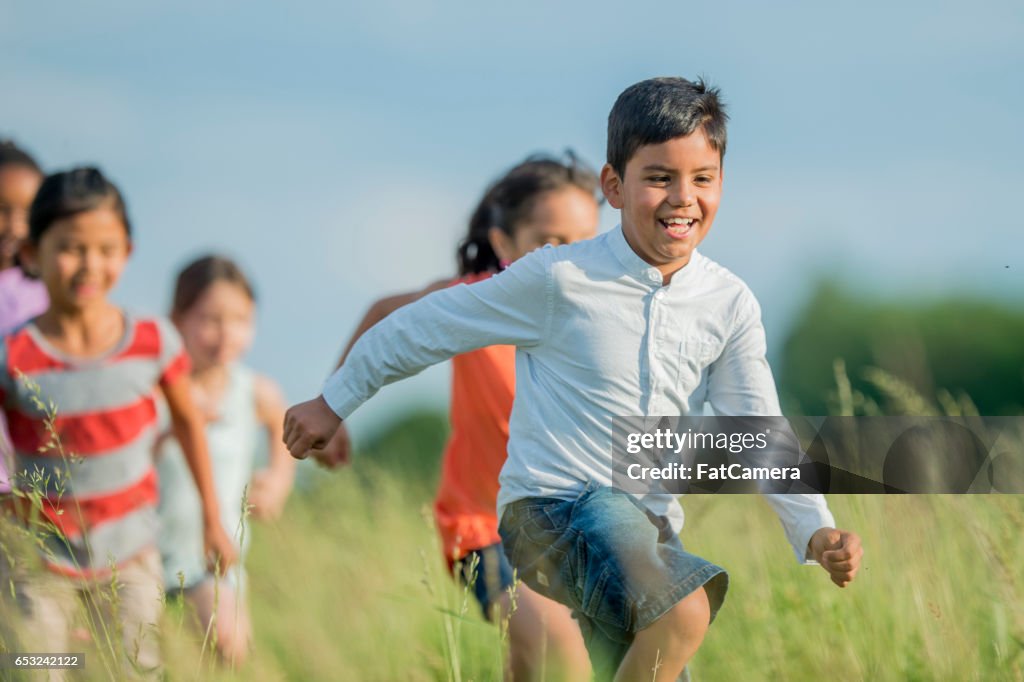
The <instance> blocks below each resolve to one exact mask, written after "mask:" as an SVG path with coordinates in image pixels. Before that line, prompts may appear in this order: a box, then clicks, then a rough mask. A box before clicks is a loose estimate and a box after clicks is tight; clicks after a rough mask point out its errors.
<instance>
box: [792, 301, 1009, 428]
mask: <svg viewBox="0 0 1024 682" xmlns="http://www.w3.org/2000/svg"><path fill="white" fill-rule="evenodd" d="M837 358H838V359H842V360H843V362H844V363H845V365H846V370H847V373H848V374H849V377H850V380H851V383H852V384H853V387H854V389H856V390H859V391H861V392H862V393H863V394H864V395H866V396H868V397H870V398H874V399H876V400H877V401H878V402H879V403H880V404H884V401H883V400H882V396H880V395H879V394H878V390H877V387H875V386H873V385H872V382H870V381H868V380H866V374H867V372H868V369H869V368H870V367H878V368H881V369H883V370H885V371H886V372H888V373H890V374H892V375H894V376H896V377H899V378H900V379H902V380H903V381H905V382H907V383H908V384H909V385H910V386H912V387H914V388H915V389H917V390H918V391H919V392H920V393H921V394H923V395H935V394H936V392H942V391H943V390H945V391H949V392H950V393H951V394H952V395H953V396H957V395H960V394H961V393H965V394H967V395H968V396H970V398H971V400H973V402H974V404H975V405H977V407H978V410H979V412H980V413H981V414H987V415H1002V414H1020V413H1021V412H1022V409H1024V408H1022V406H1024V310H1014V309H1012V308H1008V307H1006V306H1004V305H1000V304H997V303H994V302H991V301H985V300H972V299H966V298H957V299H946V300H939V301H912V300H904V301H879V300H872V299H868V298H863V297H857V296H854V295H853V294H851V293H850V292H849V291H847V290H844V289H843V288H841V287H840V286H839V285H837V284H835V283H831V282H824V283H822V284H821V285H819V287H818V289H817V291H816V292H815V294H814V296H813V297H812V299H811V301H810V302H809V303H808V305H807V307H806V308H805V309H804V311H803V312H802V313H801V314H800V315H799V317H798V319H797V321H796V323H795V324H794V326H793V329H792V331H791V332H790V334H789V338H788V339H787V340H786V342H785V344H784V346H783V350H782V361H781V364H780V368H779V369H780V371H779V377H778V384H779V391H780V394H781V395H782V398H783V405H784V409H785V410H786V411H787V412H790V413H797V412H799V413H802V414H806V415H824V414H829V413H830V411H831V410H832V408H834V405H833V404H831V403H830V400H832V396H834V393H835V386H836V383H835V374H834V371H833V366H834V363H835V360H836V359H837Z"/></svg>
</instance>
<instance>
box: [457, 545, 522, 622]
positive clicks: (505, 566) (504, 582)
mask: <svg viewBox="0 0 1024 682" xmlns="http://www.w3.org/2000/svg"><path fill="white" fill-rule="evenodd" d="M453 569H454V570H455V571H458V575H459V577H460V578H461V579H462V582H463V583H465V584H466V585H469V586H470V587H471V588H472V589H473V596H475V597H476V600H477V601H478V602H479V603H480V608H481V609H483V612H484V617H485V618H487V620H491V607H492V606H494V604H495V602H496V601H497V600H498V599H499V598H500V597H501V595H503V594H505V593H507V592H508V589H509V588H510V587H512V583H513V582H515V581H514V579H513V575H512V564H510V563H509V562H508V558H507V557H506V556H505V549H504V548H503V547H502V546H501V543H500V542H498V543H495V544H493V545H488V546H487V547H482V548H480V549H474V550H473V551H471V552H469V553H468V554H466V556H464V557H463V558H462V559H460V560H459V561H457V562H455V565H454V567H453Z"/></svg>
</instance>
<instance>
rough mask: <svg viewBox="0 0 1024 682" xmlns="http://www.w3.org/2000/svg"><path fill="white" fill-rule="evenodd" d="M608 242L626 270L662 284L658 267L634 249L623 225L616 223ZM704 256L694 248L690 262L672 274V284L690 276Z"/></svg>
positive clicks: (642, 279) (657, 284) (658, 284)
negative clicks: (695, 265)
mask: <svg viewBox="0 0 1024 682" xmlns="http://www.w3.org/2000/svg"><path fill="white" fill-rule="evenodd" d="M608 244H609V246H610V248H611V250H612V253H614V254H615V257H616V258H618V260H619V262H620V263H622V267H624V268H625V269H626V272H627V273H629V274H630V275H632V276H633V277H635V278H636V279H638V280H640V281H641V282H643V283H645V284H649V285H652V286H658V287H660V286H661V285H662V281H663V279H662V276H661V272H660V271H659V270H658V268H656V267H654V266H653V265H651V264H650V263H648V262H647V261H645V260H644V259H643V258H641V257H640V256H638V255H637V254H636V252H635V251H634V250H633V247H631V246H630V245H629V242H627V241H626V235H625V234H624V233H623V231H622V225H621V224H619V225H616V226H615V229H613V230H612V231H611V232H609V234H608ZM701 258H703V256H701V255H700V254H699V253H698V252H697V250H696V249H694V250H693V254H692V255H691V256H690V262H689V263H687V264H686V265H685V266H684V267H683V268H682V269H681V270H679V271H678V272H676V273H675V274H674V275H672V284H675V283H676V282H678V281H680V280H682V279H684V278H686V277H688V276H689V275H690V273H692V272H693V271H694V270H696V268H695V267H693V266H694V264H695V263H697V262H699V261H700V259H701Z"/></svg>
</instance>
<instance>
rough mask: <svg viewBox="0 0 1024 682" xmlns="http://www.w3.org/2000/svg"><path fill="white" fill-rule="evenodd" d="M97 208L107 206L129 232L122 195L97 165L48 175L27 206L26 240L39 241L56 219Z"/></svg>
mask: <svg viewBox="0 0 1024 682" xmlns="http://www.w3.org/2000/svg"><path fill="white" fill-rule="evenodd" d="M98 208H109V209H112V210H113V211H114V212H115V213H117V215H118V217H120V218H121V222H122V223H124V231H125V233H127V235H128V236H129V237H131V236H132V228H131V223H130V222H129V220H128V208H127V207H126V206H125V203H124V197H122V196H121V192H120V190H118V189H117V186H116V185H115V184H114V183H112V182H111V181H110V180H108V179H107V178H106V176H104V175H103V173H101V172H100V170H99V169H98V168H93V167H91V166H86V167H82V168H72V169H71V170H68V171H62V172H60V173H54V174H53V175H47V176H46V178H45V179H44V180H43V184H42V185H40V186H39V191H38V192H36V198H35V199H34V200H33V201H32V208H31V209H29V214H28V238H29V241H30V242H31V243H32V244H36V245H38V244H39V240H40V239H42V237H43V234H44V233H45V232H46V230H48V229H49V228H50V226H51V225H53V224H54V223H55V222H57V221H58V220H63V219H65V218H70V217H71V216H73V215H77V214H79V213H85V212H86V211H94V210H96V209H98Z"/></svg>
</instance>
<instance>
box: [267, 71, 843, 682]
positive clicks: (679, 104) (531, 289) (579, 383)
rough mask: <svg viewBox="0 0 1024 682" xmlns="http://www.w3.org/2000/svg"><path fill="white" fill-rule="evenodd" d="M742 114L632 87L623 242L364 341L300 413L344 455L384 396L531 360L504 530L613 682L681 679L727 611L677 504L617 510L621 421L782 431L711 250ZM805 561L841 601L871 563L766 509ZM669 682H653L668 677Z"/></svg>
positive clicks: (813, 514)
mask: <svg viewBox="0 0 1024 682" xmlns="http://www.w3.org/2000/svg"><path fill="white" fill-rule="evenodd" d="M725 123H726V116H725V112H724V110H723V108H722V105H721V103H720V102H719V99H718V92H717V90H715V89H712V88H708V87H707V86H706V85H705V84H704V83H703V82H700V81H698V82H696V83H691V82H689V81H687V80H684V79H681V78H657V79H652V80H647V81H643V82H641V83H637V84H636V85H633V86H631V87H630V88H628V89H626V90H625V91H624V92H623V93H622V94H621V95H620V96H619V98H618V100H617V101H616V103H615V105H614V107H613V108H612V111H611V114H610V115H609V120H608V163H607V164H606V165H605V166H604V168H603V169H602V172H601V185H602V190H603V191H604V194H605V196H606V197H607V199H608V202H609V203H610V204H611V205H612V206H613V207H614V208H617V209H620V210H621V211H622V223H621V226H620V227H619V228H618V229H615V230H612V231H610V232H608V233H605V234H603V235H601V236H599V237H597V238H596V239H593V240H589V241H585V242H579V243H576V244H572V245H568V246H563V247H558V248H554V249H541V250H540V251H536V252H534V253H533V254H531V255H529V256H526V257H524V258H522V259H520V260H519V261H518V262H517V263H515V264H514V265H513V266H512V267H510V268H509V269H508V270H506V271H505V272H504V273H502V274H500V275H498V276H496V277H493V278H491V279H490V280H488V281H486V282H481V283H479V284H474V285H472V286H459V287H453V288H450V289H446V290H443V291H440V292H437V293H435V294H431V295H430V296H427V297H425V298H423V299H421V300H420V301H419V302H417V303H415V304H412V305H409V306H407V307H405V308H403V309H401V310H399V311H398V312H396V313H395V314H394V315H392V316H391V317H389V318H387V319H386V320H385V321H384V322H382V323H380V324H378V325H377V326H375V327H374V328H373V329H371V330H370V331H369V332H367V333H366V334H365V335H364V336H363V338H362V339H360V341H359V343H358V344H357V345H356V346H355V347H354V348H353V349H352V351H351V353H350V355H349V357H348V359H347V360H346V362H345V364H344V365H343V366H342V367H341V368H340V369H339V370H338V371H337V372H336V373H335V374H334V375H333V376H331V378H330V379H328V381H327V383H326V385H325V387H324V392H323V395H322V396H320V397H318V398H316V399H314V400H311V401H308V402H306V403H302V404H300V405H297V406H295V407H293V408H292V409H291V410H289V411H288V413H287V415H286V417H285V443H286V444H287V446H288V449H289V451H291V453H292V454H293V455H294V456H297V457H305V456H307V455H308V454H310V451H312V453H313V454H314V455H315V456H317V457H320V458H325V459H328V460H329V459H330V458H332V457H333V456H334V455H333V449H334V448H336V447H337V445H336V443H334V442H333V440H336V439H334V435H335V434H336V433H338V431H339V430H338V429H337V426H338V424H339V423H340V420H341V418H345V417H347V416H348V415H349V414H351V413H352V411H353V410H355V409H356V407H358V405H360V404H361V403H362V402H364V401H365V400H367V399H369V398H370V396H372V395H373V394H374V393H375V392H376V391H377V390H378V389H379V388H380V387H381V386H383V385H384V384H386V383H389V382H391V381H395V380H397V379H400V378H403V377H406V376H410V375H412V374H415V373H416V372H418V371H420V370H422V369H424V368H425V367H427V366H429V365H431V364H434V363H437V362H440V361H442V360H445V359H447V358H449V357H451V356H453V355H455V354H458V353H463V352H466V351H469V350H472V349H475V348H479V347H482V346H488V345H493V344H511V345H515V346H517V355H516V397H515V403H514V407H513V411H512V418H511V423H510V437H509V444H508V461H507V462H506V464H505V467H504V469H503V470H502V474H501V492H500V494H499V498H498V510H499V516H500V517H501V527H500V533H501V536H502V540H503V542H504V545H505V548H506V552H507V553H508V555H509V559H510V561H511V562H512V565H513V566H515V567H516V568H517V569H518V572H519V576H520V577H521V578H522V579H523V580H524V581H525V582H526V583H527V584H528V585H529V586H530V587H531V588H533V589H534V590H537V591H539V592H541V593H542V594H544V595H546V596H549V597H551V598H553V599H556V600H557V601H560V602H562V603H565V604H567V605H569V606H570V607H571V608H573V609H574V610H575V612H576V613H577V615H578V617H579V620H580V626H581V628H582V629H583V631H584V636H585V638H586V640H587V647H588V649H589V651H590V655H591V658H592V661H593V663H594V669H595V672H596V673H597V675H598V677H599V678H601V679H610V678H612V676H614V677H615V679H619V680H634V679H654V680H674V679H676V677H677V676H678V675H679V674H680V672H681V671H682V670H683V668H684V666H685V665H686V662H687V661H688V660H689V659H690V658H691V657H692V656H693V654H694V653H695V652H696V650H697V647H698V646H699V645H700V643H701V641H702V639H703V637H704V634H705V632H706V631H707V628H708V625H709V623H710V621H711V620H712V619H713V618H714V615H715V614H716V613H717V611H718V608H719V607H720V606H721V603H722V600H723V598H724V596H725V590H726V585H727V578H726V575H725V572H724V571H723V570H722V569H721V568H719V567H718V566H714V565H713V564H710V563H708V562H707V561H705V560H703V559H701V558H700V557H697V556H694V555H692V554H689V553H687V552H685V551H684V550H683V548H682V545H681V544H680V543H679V540H678V533H679V531H680V529H681V527H682V520H683V518H682V509H681V508H680V507H679V504H678V502H677V501H676V499H675V498H674V497H672V496H668V495H653V494H652V495H646V496H644V497H643V498H642V499H637V498H634V497H632V496H629V495H624V494H613V493H612V492H611V489H610V488H609V486H610V485H611V469H612V467H611V464H612V462H611V451H612V447H611V444H612V433H611V432H612V417H614V416H624V415H686V414H700V412H701V409H702V407H703V404H704V402H705V401H707V402H709V403H710V404H711V406H712V408H713V409H714V410H715V412H716V413H718V414H722V415H751V416H753V415H765V416H771V415H779V414H780V408H779V405H778V399H777V396H776V392H775V385H774V380H773V379H772V375H771V370H770V368H769V367H768V363H767V361H766V360H765V339H764V330H763V327H762V325H761V321H760V310H759V308H758V305H757V301H756V300H755V299H754V296H753V294H751V293H750V291H749V289H747V287H746V286H745V285H744V284H743V283H742V282H741V281H740V280H739V279H738V278H736V277H735V276H734V275H732V274H731V273H729V272H728V271H726V270H725V269H723V268H721V267H720V266H718V265H716V264H715V263H713V262H711V261H710V260H709V259H707V258H705V257H704V256H702V255H701V254H699V253H697V251H696V247H697V245H698V244H699V243H700V242H701V240H702V239H703V238H704V237H705V236H706V235H707V233H708V230H709V229H710V228H711V225H712V223H713V221H714V218H715V213H716V211H717V209H718V203H719V198H720V195H721V187H722V158H723V155H724V152H725V145H726V130H725ZM766 498H767V499H768V501H769V503H770V504H771V505H772V507H773V508H774V509H775V511H776V513H778V515H779V517H780V519H781V521H782V523H783V526H784V527H785V530H786V536H787V538H788V539H789V542H790V543H791V544H792V545H793V548H794V551H795V552H796V554H797V558H798V560H800V561H803V562H805V563H815V562H818V563H820V564H821V565H822V566H823V567H824V568H825V569H826V570H827V571H829V573H830V574H831V577H832V580H833V582H835V583H836V584H837V585H839V586H840V587H843V586H845V585H846V584H848V583H849V582H850V580H852V579H853V577H854V575H855V574H856V572H857V569H858V567H859V564H860V557H861V548H860V540H859V538H858V537H857V535H856V534H855V533H850V532H847V531H840V530H837V529H835V528H834V527H833V526H834V521H833V519H832V515H831V513H830V512H829V510H828V507H827V505H826V503H825V500H824V498H823V497H822V496H821V495H769V496H766ZM652 672H653V675H652Z"/></svg>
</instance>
